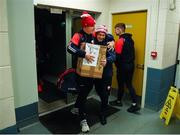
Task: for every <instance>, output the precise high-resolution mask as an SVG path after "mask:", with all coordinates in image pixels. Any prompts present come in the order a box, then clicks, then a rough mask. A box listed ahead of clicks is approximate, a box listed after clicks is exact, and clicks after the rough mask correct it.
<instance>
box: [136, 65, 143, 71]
mask: <svg viewBox="0 0 180 135" xmlns="http://www.w3.org/2000/svg"><path fill="white" fill-rule="evenodd" d="M136 68H138V69H142V70H144V64H137V65H136Z"/></svg>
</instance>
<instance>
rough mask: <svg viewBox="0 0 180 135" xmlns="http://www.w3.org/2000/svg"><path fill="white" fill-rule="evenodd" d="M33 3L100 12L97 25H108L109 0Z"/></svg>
mask: <svg viewBox="0 0 180 135" xmlns="http://www.w3.org/2000/svg"><path fill="white" fill-rule="evenodd" d="M34 4H42V5H49V6H55V7H62V8H67V9H79V10H87V11H94V12H102V14H101V16H100V17H99V18H98V19H97V25H99V24H105V25H108V19H107V18H108V11H109V0H34Z"/></svg>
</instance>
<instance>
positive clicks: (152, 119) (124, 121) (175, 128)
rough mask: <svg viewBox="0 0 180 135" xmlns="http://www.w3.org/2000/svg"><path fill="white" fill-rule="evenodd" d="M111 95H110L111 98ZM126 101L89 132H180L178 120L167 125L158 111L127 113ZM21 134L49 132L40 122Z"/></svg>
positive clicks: (179, 121)
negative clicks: (106, 121)
mask: <svg viewBox="0 0 180 135" xmlns="http://www.w3.org/2000/svg"><path fill="white" fill-rule="evenodd" d="M112 99H113V97H111V100H112ZM129 105H130V104H129V103H128V102H124V104H123V107H121V108H120V107H119V108H120V111H119V112H117V113H115V114H114V115H112V116H110V117H108V119H107V120H108V123H107V124H106V125H104V126H103V125H101V124H100V123H97V124H95V125H94V126H93V127H91V129H90V132H89V133H90V134H175V133H176V134H180V120H178V119H176V118H172V119H171V121H170V124H169V126H165V125H164V123H163V121H162V120H160V118H159V114H160V112H154V111H151V110H148V109H141V111H140V112H139V113H138V114H132V113H128V112H127V111H126V109H127V108H128V107H129ZM21 133H22V134H34V133H35V134H51V133H50V132H49V131H48V130H47V129H46V128H45V127H44V126H43V125H42V124H41V123H40V122H37V123H34V124H33V125H30V126H28V127H25V128H23V129H21Z"/></svg>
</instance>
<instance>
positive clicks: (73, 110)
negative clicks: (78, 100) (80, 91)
mask: <svg viewBox="0 0 180 135" xmlns="http://www.w3.org/2000/svg"><path fill="white" fill-rule="evenodd" d="M71 113H72V114H75V115H78V114H79V108H76V107H74V108H72V109H71Z"/></svg>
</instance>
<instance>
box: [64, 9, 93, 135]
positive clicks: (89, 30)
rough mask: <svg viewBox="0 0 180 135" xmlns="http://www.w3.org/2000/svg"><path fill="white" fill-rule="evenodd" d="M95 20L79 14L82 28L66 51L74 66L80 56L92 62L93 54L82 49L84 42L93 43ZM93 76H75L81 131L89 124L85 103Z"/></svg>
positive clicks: (86, 129) (91, 86)
mask: <svg viewBox="0 0 180 135" xmlns="http://www.w3.org/2000/svg"><path fill="white" fill-rule="evenodd" d="M95 24H96V21H95V20H94V18H93V17H92V16H91V15H90V14H88V13H87V12H83V14H82V15H81V26H82V30H81V31H80V32H78V33H75V34H74V35H73V37H72V39H71V41H70V44H69V46H68V52H69V53H71V54H72V55H73V56H74V57H75V60H73V61H75V64H74V66H73V67H74V68H76V65H77V58H78V57H82V58H85V59H86V60H87V61H88V62H92V61H93V60H94V56H93V55H92V54H89V53H86V52H85V50H82V49H81V48H83V46H84V45H85V43H94V40H93V39H94V38H93V35H92V34H93V32H94V30H95ZM93 81H94V79H93V78H87V77H82V76H79V75H78V77H77V83H78V86H79V94H78V97H77V100H76V104H77V105H78V108H79V116H80V121H81V122H80V125H81V130H82V132H88V131H89V130H90V129H89V126H88V124H87V120H86V113H85V103H86V101H87V96H88V94H89V92H90V91H91V89H92V88H93Z"/></svg>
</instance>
